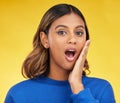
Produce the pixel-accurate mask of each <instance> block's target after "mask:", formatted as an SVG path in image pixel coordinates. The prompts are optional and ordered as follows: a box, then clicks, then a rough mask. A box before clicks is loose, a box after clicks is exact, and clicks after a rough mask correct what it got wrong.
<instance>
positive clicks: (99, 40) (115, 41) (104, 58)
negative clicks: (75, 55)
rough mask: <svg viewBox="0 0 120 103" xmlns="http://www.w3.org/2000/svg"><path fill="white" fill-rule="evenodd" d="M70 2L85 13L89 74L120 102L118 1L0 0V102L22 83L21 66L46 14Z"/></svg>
mask: <svg viewBox="0 0 120 103" xmlns="http://www.w3.org/2000/svg"><path fill="white" fill-rule="evenodd" d="M57 3H71V4H73V5H75V6H77V7H78V8H79V9H80V10H81V11H82V12H83V14H84V16H85V18H86V20H87V24H88V28H89V31H90V37H91V41H92V42H91V46H90V49H89V53H88V60H89V64H90V69H91V74H90V76H95V77H99V78H104V79H107V80H108V81H109V82H110V83H111V85H112V86H113V89H114V92H115V97H116V100H117V103H120V99H119V96H120V79H119V75H120V73H119V72H120V65H119V64H120V60H119V58H120V55H119V53H120V46H119V44H120V0H0V103H3V101H4V98H5V95H6V93H7V91H8V89H9V88H10V87H11V86H13V85H14V84H16V83H18V82H20V81H22V80H24V78H23V77H22V75H21V65H22V62H23V60H24V59H25V57H26V56H27V54H28V53H29V52H30V50H31V48H32V39H33V35H34V33H35V32H36V29H37V26H38V24H39V21H40V19H41V17H42V15H43V14H44V13H45V11H46V10H47V9H48V8H49V7H51V6H53V5H54V4H57Z"/></svg>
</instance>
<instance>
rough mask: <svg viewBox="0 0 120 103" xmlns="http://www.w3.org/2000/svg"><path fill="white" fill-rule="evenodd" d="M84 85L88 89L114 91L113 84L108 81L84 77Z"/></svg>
mask: <svg viewBox="0 0 120 103" xmlns="http://www.w3.org/2000/svg"><path fill="white" fill-rule="evenodd" d="M83 84H84V85H85V87H86V88H91V89H93V90H105V89H112V86H111V83H110V82H109V81H108V80H105V79H102V78H96V77H87V76H85V77H83Z"/></svg>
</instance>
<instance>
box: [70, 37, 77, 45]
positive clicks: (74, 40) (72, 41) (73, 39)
mask: <svg viewBox="0 0 120 103" xmlns="http://www.w3.org/2000/svg"><path fill="white" fill-rule="evenodd" d="M68 43H69V44H76V43H77V40H76V38H75V37H74V36H73V35H72V36H70V37H69V39H68Z"/></svg>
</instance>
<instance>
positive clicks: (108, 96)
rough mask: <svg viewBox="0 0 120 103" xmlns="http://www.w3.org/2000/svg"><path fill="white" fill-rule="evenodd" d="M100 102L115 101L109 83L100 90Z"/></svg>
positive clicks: (109, 102) (114, 102) (112, 102)
mask: <svg viewBox="0 0 120 103" xmlns="http://www.w3.org/2000/svg"><path fill="white" fill-rule="evenodd" d="M100 103H116V101H115V97H114V92H113V88H112V86H111V85H110V83H108V84H107V85H106V87H105V88H104V90H103V91H102V93H101V99H100Z"/></svg>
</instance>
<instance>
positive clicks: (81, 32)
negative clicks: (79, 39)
mask: <svg viewBox="0 0 120 103" xmlns="http://www.w3.org/2000/svg"><path fill="white" fill-rule="evenodd" d="M75 33H76V35H78V36H82V35H83V34H84V32H83V31H77V32H75Z"/></svg>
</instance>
